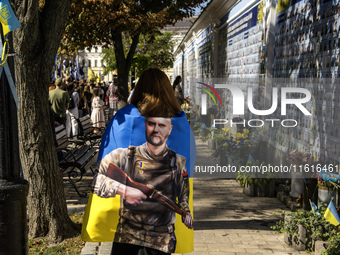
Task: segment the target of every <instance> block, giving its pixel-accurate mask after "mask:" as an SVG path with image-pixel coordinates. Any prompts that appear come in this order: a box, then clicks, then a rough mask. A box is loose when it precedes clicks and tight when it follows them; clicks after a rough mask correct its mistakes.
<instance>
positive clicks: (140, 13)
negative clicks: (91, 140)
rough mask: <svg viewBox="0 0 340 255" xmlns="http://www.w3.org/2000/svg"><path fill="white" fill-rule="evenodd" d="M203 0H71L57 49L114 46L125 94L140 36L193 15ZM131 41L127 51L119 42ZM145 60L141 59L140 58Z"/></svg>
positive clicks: (123, 95) (121, 92) (121, 93)
mask: <svg viewBox="0 0 340 255" xmlns="http://www.w3.org/2000/svg"><path fill="white" fill-rule="evenodd" d="M205 1H206V0H182V1H175V0H169V1H158V0H141V1H134V0H124V1H122V0H86V1H83V0H74V2H73V4H72V10H71V12H70V15H69V20H68V25H67V26H66V29H65V35H64V40H63V44H62V45H61V50H62V51H65V52H72V51H78V50H83V49H85V48H91V47H93V46H96V45H102V46H103V47H104V48H108V47H110V46H112V45H113V46H114V51H115V57H116V63H117V71H118V82H119V84H120V86H119V89H118V94H119V97H120V99H123V100H124V101H125V100H126V99H127V96H128V75H129V70H130V67H131V65H132V62H133V57H134V55H135V50H136V48H137V44H138V41H139V39H140V35H151V36H152V35H155V34H156V33H158V32H159V30H160V29H162V28H163V27H165V26H166V25H168V24H174V23H175V22H176V21H178V20H181V19H183V18H185V17H190V16H192V15H193V14H194V11H195V8H196V7H197V6H199V5H200V4H201V3H204V2H205ZM124 37H125V39H127V38H129V39H127V41H129V42H131V43H130V47H129V49H128V50H125V49H124V45H123V41H124ZM144 61H145V60H144Z"/></svg>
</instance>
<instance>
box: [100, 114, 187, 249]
mask: <svg viewBox="0 0 340 255" xmlns="http://www.w3.org/2000/svg"><path fill="white" fill-rule="evenodd" d="M171 131H172V120H171V118H162V117H148V118H146V120H145V138H146V142H145V143H144V144H142V145H140V146H129V147H128V148H118V149H115V150H113V151H112V152H110V153H109V154H107V155H106V156H104V157H103V159H102V160H101V163H100V166H99V173H98V175H97V176H96V180H95V182H94V191H93V192H94V193H95V194H97V195H99V196H101V197H113V196H115V195H116V194H118V195H120V196H121V208H120V211H119V215H120V220H119V223H118V226H117V231H116V234H115V239H114V245H116V246H118V247H119V245H120V244H121V243H123V244H130V245H139V246H143V247H149V248H152V249H156V250H159V251H162V252H165V253H172V252H174V251H175V248H176V235H175V232H174V223H175V213H176V212H177V213H179V212H178V210H179V211H180V212H181V215H182V221H183V223H184V225H185V226H186V227H187V228H189V229H191V228H192V227H193V221H192V217H191V213H190V209H189V204H188V202H189V181H188V172H187V169H186V167H185V164H186V159H185V158H184V157H183V156H181V155H179V154H177V153H176V152H175V151H173V150H171V149H170V148H169V147H168V146H167V144H166V141H167V140H168V137H169V135H170V134H171ZM119 174H120V176H123V177H125V179H124V178H123V180H125V181H122V178H120V177H119ZM117 176H118V177H117ZM127 180H128V181H127ZM132 184H133V185H132ZM145 190H146V191H147V192H149V191H148V190H150V192H151V193H150V194H146V193H145ZM164 199H166V201H167V203H164V202H162V201H163V200H164ZM176 201H178V204H177V203H176ZM169 203H170V204H171V206H168V204H169ZM176 206H177V207H178V208H177V210H176V212H175V210H174V209H173V208H174V207H176Z"/></svg>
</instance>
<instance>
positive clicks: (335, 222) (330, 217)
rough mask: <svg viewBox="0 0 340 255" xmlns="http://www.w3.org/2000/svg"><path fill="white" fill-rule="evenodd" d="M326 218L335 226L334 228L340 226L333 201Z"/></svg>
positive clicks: (339, 219)
mask: <svg viewBox="0 0 340 255" xmlns="http://www.w3.org/2000/svg"><path fill="white" fill-rule="evenodd" d="M324 217H325V218H326V220H327V221H328V222H329V223H331V224H333V225H334V226H338V225H339V224H340V218H339V215H338V212H337V210H336V208H335V206H334V204H333V201H332V200H331V202H330V203H329V205H328V208H327V210H326V212H325V215H324Z"/></svg>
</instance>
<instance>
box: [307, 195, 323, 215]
mask: <svg viewBox="0 0 340 255" xmlns="http://www.w3.org/2000/svg"><path fill="white" fill-rule="evenodd" d="M309 203H310V207H311V208H312V211H313V213H314V215H317V216H321V213H319V212H317V209H318V207H317V206H316V204H314V203H313V202H312V201H311V200H310V199H309Z"/></svg>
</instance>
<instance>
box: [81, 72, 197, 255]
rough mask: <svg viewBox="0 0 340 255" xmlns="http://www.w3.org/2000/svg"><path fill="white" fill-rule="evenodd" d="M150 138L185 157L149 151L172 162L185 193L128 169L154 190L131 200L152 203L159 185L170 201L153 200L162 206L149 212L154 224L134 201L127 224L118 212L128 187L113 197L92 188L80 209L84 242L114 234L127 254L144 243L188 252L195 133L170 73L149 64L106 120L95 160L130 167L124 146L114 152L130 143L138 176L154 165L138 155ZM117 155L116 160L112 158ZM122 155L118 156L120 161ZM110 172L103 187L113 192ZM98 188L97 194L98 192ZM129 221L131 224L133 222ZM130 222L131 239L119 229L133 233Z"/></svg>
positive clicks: (162, 251)
mask: <svg viewBox="0 0 340 255" xmlns="http://www.w3.org/2000/svg"><path fill="white" fill-rule="evenodd" d="M137 88H138V89H137ZM163 120H165V121H168V122H171V126H172V128H171V129H170V128H169V125H168V124H169V123H167V124H164V125H163V124H162V123H161V122H162V121H163ZM150 126H157V129H158V130H159V129H160V128H164V129H166V130H168V131H169V132H165V133H164V132H163V134H162V135H161V134H159V133H158V132H160V131H158V130H155V131H152V132H150V129H149V127H150ZM148 130H149V131H148ZM148 136H149V138H148ZM161 137H163V138H164V139H163V138H162V139H161ZM150 140H151V142H152V143H154V144H157V145H156V147H157V146H160V145H161V144H162V146H164V148H167V149H165V151H164V153H165V154H164V155H165V156H166V155H168V154H167V153H168V152H170V149H171V151H173V152H174V153H175V154H176V155H177V154H178V155H182V156H183V157H180V158H181V159H186V161H185V163H184V162H183V161H182V160H180V159H178V160H173V158H174V157H169V158H168V159H170V158H171V159H172V160H170V161H171V162H172V163H169V164H168V163H167V162H166V161H163V160H162V159H161V157H163V156H164V155H163V154H162V153H161V154H160V155H158V152H152V153H151V155H154V156H156V158H157V159H161V162H163V163H161V164H165V165H166V166H169V165H170V166H173V167H175V166H176V167H175V168H173V169H172V170H171V171H170V172H172V173H174V174H175V175H176V176H177V175H178V174H179V176H178V177H179V180H180V179H183V180H185V182H184V183H186V184H185V185H184V186H183V187H185V186H186V187H188V189H187V191H185V195H184V196H183V195H181V194H183V193H181V191H180V192H179V193H178V192H175V193H174V194H173V193H172V192H170V193H169V189H168V188H169V187H170V188H171V190H173V191H175V190H177V189H176V188H175V187H177V186H176V185H175V186H173V185H172V184H170V183H168V182H165V183H164V185H162V183H163V182H162V181H160V182H158V181H157V182H153V181H152V180H151V183H149V182H148V181H147V180H146V182H144V181H142V180H141V179H139V178H137V179H136V175H134V174H132V175H130V174H129V173H128V172H127V174H128V176H130V177H131V181H132V182H138V183H141V184H142V185H143V183H145V184H147V187H149V188H153V189H154V190H155V193H152V194H151V193H150V194H149V195H147V197H148V198H147V199H143V197H144V196H142V197H141V200H140V199H137V200H136V201H135V202H137V201H138V202H139V203H140V202H141V201H142V203H141V207H140V209H141V208H143V206H142V205H143V204H144V203H145V204H147V205H151V204H152V203H155V200H154V199H156V198H155V197H154V196H155V195H156V197H158V196H157V194H158V195H159V193H158V191H161V192H160V193H161V194H163V193H166V194H167V195H165V197H167V198H164V199H165V201H169V203H166V204H167V205H164V204H163V205H162V204H158V205H157V203H156V204H155V207H154V208H158V209H159V208H162V210H158V209H155V210H154V211H153V213H152V215H151V214H150V217H151V216H152V217H155V218H154V219H156V218H157V217H158V221H157V222H159V224H158V223H156V221H155V223H156V225H155V226H153V224H152V223H151V222H149V223H148V224H143V221H141V220H142V219H139V220H138V218H139V216H142V214H143V213H145V211H144V210H141V212H140V213H138V209H139V207H138V206H136V208H135V209H136V210H135V209H132V210H129V213H128V214H129V215H130V216H131V217H132V218H130V217H128V220H127V221H128V222H126V221H124V222H125V224H124V223H122V221H121V220H120V215H119V212H122V213H123V212H124V208H125V206H124V204H126V203H129V202H132V201H130V200H129V201H127V199H121V198H124V194H127V193H124V192H123V193H121V194H123V195H122V196H120V197H119V196H116V197H114V198H113V196H112V197H110V198H100V197H98V196H97V195H95V194H93V193H91V195H90V198H89V202H88V205H87V207H86V211H85V215H84V221H83V228H82V238H83V240H85V241H88V242H89V241H90V242H98V241H99V242H103V241H113V240H114V246H113V247H114V248H113V252H115V251H116V250H115V249H122V250H121V251H124V252H125V251H126V254H131V255H133V254H144V253H138V252H139V251H142V250H145V249H144V248H150V249H154V250H153V252H154V253H153V254H169V253H171V252H175V253H188V252H192V251H193V229H190V228H188V227H191V226H192V225H191V224H189V222H190V221H189V218H187V217H186V216H185V217H184V216H183V215H186V214H191V216H192V211H193V203H192V198H193V197H192V188H193V186H192V174H193V168H194V162H195V157H196V150H195V141H194V136H193V133H192V131H191V129H190V125H189V122H188V120H187V118H186V115H185V113H184V112H182V111H181V108H180V106H179V104H178V102H177V100H176V99H175V96H174V93H173V90H172V87H171V84H170V81H169V79H168V78H167V76H166V74H164V72H162V71H160V70H158V69H148V70H147V71H145V72H144V73H143V74H142V76H141V77H140V79H139V81H138V85H137V86H136V93H134V95H133V97H132V99H131V104H130V105H128V106H126V107H124V108H122V109H121V110H119V111H118V112H117V113H116V115H115V116H114V117H113V118H112V120H111V121H110V123H109V124H108V126H107V128H106V131H105V133H104V135H103V138H102V143H101V146H100V150H99V155H98V160H99V161H100V162H101V161H102V160H103V161H104V162H106V163H107V162H110V163H109V166H110V164H111V163H112V164H113V165H115V162H116V164H118V165H119V166H120V167H122V168H123V170H128V168H126V165H125V164H124V163H123V162H126V161H124V159H123V158H124V155H125V154H124V153H123V152H122V153H118V152H119V149H118V148H126V149H123V150H124V151H125V152H129V149H127V148H128V147H129V146H130V145H132V146H133V147H134V148H135V150H136V154H134V155H135V156H136V158H135V159H134V160H137V162H136V163H132V164H133V165H135V166H136V167H138V169H134V170H133V171H134V172H135V173H137V175H139V177H140V176H143V175H144V170H145V174H147V172H148V171H149V170H150V169H149V168H150V167H152V166H154V164H150V163H149V161H148V160H149V159H147V160H140V159H141V157H140V154H141V155H142V157H144V156H146V154H144V152H146V151H145V150H147V151H148V149H147V148H146V147H145V146H146V145H145V144H147V143H148V141H150ZM152 140H153V141H152ZM155 140H157V141H160V140H162V141H165V142H166V144H165V143H163V142H161V143H158V142H157V141H155ZM143 144H144V145H143ZM141 146H142V147H141ZM162 148H163V147H162ZM117 149H118V150H117ZM137 151H138V153H137ZM112 153H113V154H116V153H118V154H120V156H119V159H118V158H116V157H115V156H114V158H115V160H109V158H110V155H111V156H112V155H113V154H112ZM156 154H157V155H156ZM175 154H173V153H171V155H175ZM143 155H144V156H143ZM154 156H152V157H154ZM166 157H168V156H166ZM146 158H148V156H146ZM175 158H177V157H175ZM117 159H118V161H119V162H117V161H116V160H117ZM120 159H122V161H121V160H120ZM111 161H112V162H111ZM175 162H177V163H175ZM121 163H123V164H121ZM183 163H184V164H183ZM104 165H105V164H104ZM104 165H103V167H104ZM184 165H185V169H187V172H186V171H182V170H183V169H184V168H183V167H184ZM109 168H110V167H109ZM109 168H108V169H107V172H111V171H110V170H109ZM113 168H115V167H113ZM102 169H104V168H102ZM110 169H111V168H110ZM157 169H158V168H157ZM159 169H163V168H159ZM164 169H165V170H166V171H165V172H169V171H168V170H167V167H165V168H164ZM175 169H177V170H175ZM150 171H153V170H150ZM155 171H157V170H155ZM101 173H105V171H102V172H101ZM130 173H131V172H130ZM157 174H160V173H159V172H157ZM175 175H174V176H175ZM104 176H105V174H104ZM109 176H111V177H112V178H115V177H114V176H112V175H110V174H108V175H107V178H111V177H109ZM102 177H103V175H102ZM164 177H166V176H164ZM112 178H111V180H110V179H108V181H109V182H110V181H111V182H110V183H112V186H110V184H108V185H109V186H107V185H105V187H106V188H107V191H109V190H110V188H111V189H112V192H113V193H114V190H115V187H116V188H117V185H115V184H117V183H116V182H115V181H114V180H113V179H112ZM157 179H158V178H157ZM175 179H176V178H175ZM115 180H117V179H115ZM159 180H169V179H167V178H163V177H162V178H160V179H159ZM121 183H123V184H124V185H126V184H127V183H125V182H124V181H122V182H121ZM152 183H153V184H152ZM166 183H167V184H166ZM175 183H176V182H174V184H175ZM179 183H180V182H179ZM179 183H178V184H179ZM93 185H94V187H95V186H96V185H97V183H96V182H94V183H93ZM98 185H99V186H101V185H100V182H99V183H98ZM168 185H169V186H168ZM118 186H119V185H118ZM101 187H104V186H101ZM123 187H124V186H123V185H122V186H121V188H123ZM166 187H168V188H166ZM118 188H119V187H118ZM146 189H148V188H146ZM162 189H165V190H162ZM95 190H97V189H95ZM184 190H186V189H184ZM184 190H182V191H184ZM102 191H104V190H102ZM144 191H145V190H144ZM186 192H188V193H186ZM96 193H97V192H96ZM113 193H111V194H113ZM146 193H148V192H146ZM97 194H100V192H99V193H97ZM170 194H171V195H170ZM177 196H178V199H177V198H176V197H177ZM144 198H145V197H144ZM167 199H170V200H167ZM183 199H184V200H183ZM124 200H125V201H126V203H125V202H124ZM161 200H163V199H161ZM177 201H178V203H177ZM183 202H184V203H183ZM122 203H123V204H122ZM133 203H134V202H133ZM156 205H157V206H156ZM158 206H160V207H158ZM137 207H138V208H137ZM169 207H171V208H173V209H171V210H170V211H168V209H166V208H169ZM122 210H123V211H122ZM183 210H184V211H185V213H184V212H183ZM157 211H158V213H157ZM174 211H176V212H177V213H175V212H174ZM150 213H151V212H150ZM179 213H180V214H179ZM123 214H124V213H123ZM163 214H164V215H168V216H171V217H169V218H168V217H164V218H162V216H163ZM121 215H122V214H121ZM124 215H125V214H124ZM135 217H137V218H135ZM189 217H190V216H189ZM124 218H125V217H124V216H123V219H124ZM146 218H148V217H146ZM146 218H144V220H147V219H146ZM191 218H192V217H191ZM105 219H106V220H105ZM132 219H134V220H132ZM165 219H169V221H166V223H165V222H164V220H165ZM128 223H130V225H128V226H127V225H126V224H128ZM134 223H136V224H134ZM144 223H145V222H144ZM163 223H164V224H163ZM173 223H174V228H173V227H172V224H173ZM122 225H125V226H122ZM131 225H133V226H132V227H131ZM141 226H142V227H145V228H147V229H148V230H146V229H139V228H140V227H141ZM129 228H137V229H139V230H137V229H135V232H134V231H133V236H134V238H132V237H131V236H130V237H131V238H130V239H129V240H127V239H126V238H121V237H124V236H125V235H122V233H125V231H128V232H129V233H132V232H131V231H130V230H129ZM165 229H166V230H165ZM141 231H142V232H144V233H146V234H145V235H144V237H145V238H146V239H143V238H142V235H141V233H142V232H141ZM173 231H174V232H173ZM157 236H161V237H160V238H159V239H157ZM174 238H176V239H174ZM160 240H161V241H160ZM175 240H176V241H175ZM159 241H160V242H159ZM174 241H175V242H174ZM117 243H118V244H117ZM120 244H123V245H120ZM126 244H127V246H126ZM131 245H132V246H131ZM130 249H135V251H134V252H133V253H131V252H130V251H131V250H130ZM113 254H116V253H113ZM118 254H122V253H118Z"/></svg>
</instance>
